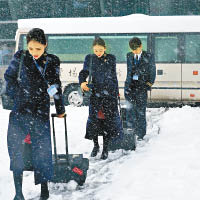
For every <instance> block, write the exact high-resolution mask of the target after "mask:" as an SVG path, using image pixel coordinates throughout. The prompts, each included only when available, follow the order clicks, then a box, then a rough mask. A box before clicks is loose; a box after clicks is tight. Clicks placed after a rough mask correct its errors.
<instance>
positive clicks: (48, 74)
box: [4, 51, 65, 184]
mask: <svg viewBox="0 0 200 200" xmlns="http://www.w3.org/2000/svg"><path fill="white" fill-rule="evenodd" d="M22 54H24V58H23V61H22V68H21V73H20V79H21V80H20V81H17V73H18V71H19V63H20V58H21V56H22ZM46 62H47V65H46ZM37 63H38V64H39V66H40V67H41V68H43V69H44V68H45V65H46V71H45V73H44V74H45V75H44V76H45V79H46V80H47V82H48V84H49V85H52V84H55V85H56V86H57V90H58V92H57V93H56V94H55V95H54V102H55V106H56V111H57V114H62V113H64V112H65V108H64V105H63V99H62V90H61V82H60V79H59V71H60V67H59V65H60V61H59V58H58V57H56V56H55V55H51V54H47V53H44V54H43V55H42V56H41V57H40V58H39V59H38V60H37ZM4 77H5V80H6V83H7V87H6V92H7V94H8V95H9V96H10V97H12V98H13V99H14V107H13V110H12V111H11V113H10V118H9V126H8V152H9V155H10V161H11V163H10V169H11V170H13V171H15V172H18V173H21V172H22V171H23V167H24V164H23V157H22V154H23V149H22V141H23V140H24V138H25V136H26V135H27V134H28V133H30V135H31V141H32V158H33V165H34V171H35V183H36V184H39V183H42V182H46V181H47V180H50V179H51V176H52V172H53V166H52V147H51V134H50V121H49V113H50V97H49V94H48V93H47V88H48V85H47V82H46V81H45V79H44V78H43V76H42V75H41V73H40V72H39V70H38V69H37V67H36V65H35V63H34V61H33V57H32V56H31V55H30V54H29V52H28V51H26V52H23V51H18V52H16V53H15V55H14V57H13V59H12V60H11V62H10V65H9V67H8V69H7V70H6V72H5V74H4Z"/></svg>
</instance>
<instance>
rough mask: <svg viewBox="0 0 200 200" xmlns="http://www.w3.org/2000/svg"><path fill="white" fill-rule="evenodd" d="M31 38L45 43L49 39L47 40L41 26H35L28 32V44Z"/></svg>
mask: <svg viewBox="0 0 200 200" xmlns="http://www.w3.org/2000/svg"><path fill="white" fill-rule="evenodd" d="M31 40H34V41H37V42H39V43H41V44H44V45H46V44H47V40H46V37H45V34H44V31H43V30H42V29H40V28H33V29H31V30H30V31H29V32H28V33H27V35H26V41H27V44H28V43H29V42H30V41H31Z"/></svg>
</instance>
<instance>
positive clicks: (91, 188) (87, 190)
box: [50, 108, 168, 200]
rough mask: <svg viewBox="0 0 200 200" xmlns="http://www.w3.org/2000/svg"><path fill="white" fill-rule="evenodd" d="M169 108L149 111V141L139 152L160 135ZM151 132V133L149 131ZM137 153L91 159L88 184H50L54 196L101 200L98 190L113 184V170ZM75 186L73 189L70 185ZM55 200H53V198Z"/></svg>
mask: <svg viewBox="0 0 200 200" xmlns="http://www.w3.org/2000/svg"><path fill="white" fill-rule="evenodd" d="M167 110H168V109H167V108H158V109H147V124H148V126H147V136H148V137H147V139H146V142H145V143H144V144H143V145H138V147H137V148H138V150H139V149H140V148H144V147H145V146H146V145H147V143H149V141H150V140H151V139H153V138H154V137H155V136H156V135H158V134H159V133H160V126H159V121H160V119H161V116H162V115H163V114H164V113H165V112H166V111H167ZM149 130H150V131H149ZM133 153H137V150H136V152H134V151H123V150H117V151H115V152H114V153H112V152H110V153H109V157H108V159H107V160H100V153H99V154H98V155H97V157H96V158H90V167H89V170H88V174H87V179H86V182H85V184H84V185H83V186H81V187H80V186H77V187H74V184H73V182H72V183H68V184H56V186H55V184H52V183H51V184H50V191H51V193H52V194H54V195H56V194H59V195H60V194H62V200H67V199H70V200H100V199H97V198H96V197H95V195H96V194H97V193H98V190H99V189H100V188H101V187H102V186H103V185H105V184H109V183H112V176H113V173H114V172H113V170H112V169H114V168H115V167H116V166H119V165H120V164H122V163H124V162H125V161H126V160H127V159H128V158H129V157H131V156H132V155H133ZM71 184H72V185H73V187H71V186H70V185H71ZM50 200H51V198H50ZM52 200H53V198H52ZM59 200H61V199H60V198H59Z"/></svg>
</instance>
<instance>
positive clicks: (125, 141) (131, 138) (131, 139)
mask: <svg viewBox="0 0 200 200" xmlns="http://www.w3.org/2000/svg"><path fill="white" fill-rule="evenodd" d="M118 99H119V101H118V102H119V110H120V118H121V122H122V127H123V136H121V137H118V138H114V139H112V140H111V141H110V143H109V150H110V151H115V150H117V149H124V150H135V149H136V135H135V134H134V132H133V129H130V128H128V126H127V109H126V108H121V105H120V98H118Z"/></svg>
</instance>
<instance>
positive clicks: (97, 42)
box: [92, 37, 106, 48]
mask: <svg viewBox="0 0 200 200" xmlns="http://www.w3.org/2000/svg"><path fill="white" fill-rule="evenodd" d="M95 45H100V46H103V47H105V48H106V44H105V41H104V40H103V39H102V38H100V37H95V39H94V41H93V45H92V46H95Z"/></svg>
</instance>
